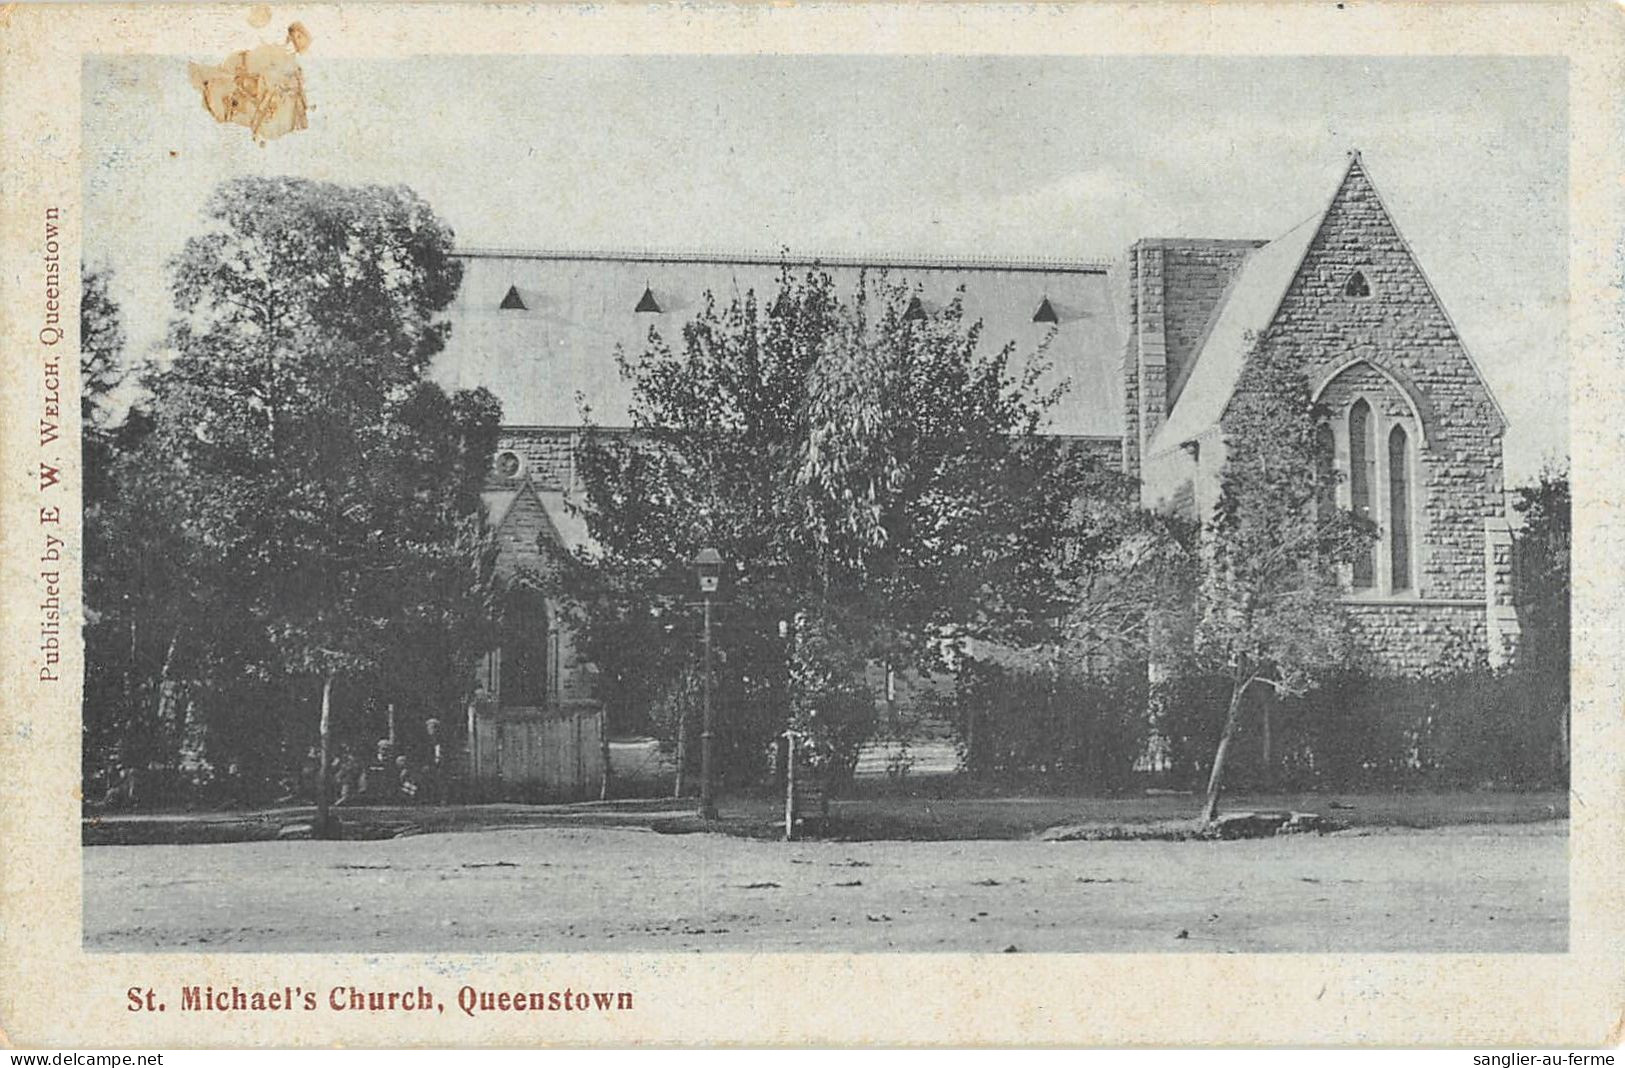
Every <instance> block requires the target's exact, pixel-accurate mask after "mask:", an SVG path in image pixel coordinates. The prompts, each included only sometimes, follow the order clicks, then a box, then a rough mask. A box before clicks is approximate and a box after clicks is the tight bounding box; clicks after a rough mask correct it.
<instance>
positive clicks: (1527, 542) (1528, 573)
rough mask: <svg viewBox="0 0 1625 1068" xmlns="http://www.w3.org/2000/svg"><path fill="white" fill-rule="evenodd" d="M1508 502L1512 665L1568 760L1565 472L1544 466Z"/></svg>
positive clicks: (1569, 535)
mask: <svg viewBox="0 0 1625 1068" xmlns="http://www.w3.org/2000/svg"><path fill="white" fill-rule="evenodd" d="M1512 507H1513V509H1514V510H1515V511H1517V512H1519V513H1520V514H1521V515H1522V516H1523V523H1522V526H1521V527H1520V528H1519V530H1518V531H1517V535H1516V543H1515V544H1516V548H1517V561H1518V571H1517V575H1518V582H1517V607H1518V616H1519V620H1520V623H1521V624H1522V634H1521V635H1520V637H1519V640H1518V652H1517V658H1516V661H1515V665H1516V667H1517V669H1518V670H1519V671H1520V672H1522V673H1523V674H1524V675H1526V676H1527V678H1528V681H1529V682H1530V684H1531V691H1532V693H1534V694H1535V695H1537V696H1536V699H1537V700H1538V701H1539V702H1540V703H1542V704H1544V705H1546V706H1547V709H1546V711H1547V712H1548V713H1549V714H1551V715H1554V716H1556V717H1557V719H1558V722H1559V724H1561V726H1562V730H1561V732H1560V735H1559V737H1560V746H1561V749H1562V752H1561V753H1560V754H1559V755H1558V759H1559V761H1560V763H1561V765H1562V766H1566V765H1567V761H1568V742H1569V732H1568V721H1569V703H1570V691H1569V686H1570V646H1569V605H1570V593H1571V588H1572V580H1571V578H1570V569H1569V568H1570V565H1569V561H1570V557H1571V555H1572V550H1573V543H1574V527H1573V520H1572V517H1571V501H1570V492H1569V474H1568V471H1567V470H1565V469H1562V468H1558V467H1554V466H1548V467H1546V468H1545V469H1543V470H1542V471H1541V472H1540V475H1539V476H1538V477H1537V478H1536V479H1535V481H1534V482H1532V483H1530V484H1529V485H1526V486H1520V487H1519V488H1518V490H1517V498H1516V500H1514V501H1513V504H1512Z"/></svg>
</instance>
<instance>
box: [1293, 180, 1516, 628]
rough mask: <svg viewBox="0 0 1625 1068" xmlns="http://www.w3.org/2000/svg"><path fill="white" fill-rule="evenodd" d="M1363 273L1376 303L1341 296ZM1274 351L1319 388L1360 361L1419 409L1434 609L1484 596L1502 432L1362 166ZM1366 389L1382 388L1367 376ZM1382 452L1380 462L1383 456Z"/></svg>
mask: <svg viewBox="0 0 1625 1068" xmlns="http://www.w3.org/2000/svg"><path fill="white" fill-rule="evenodd" d="M1355 270H1360V271H1361V272H1362V273H1364V275H1365V276H1366V279H1367V281H1368V283H1369V285H1370V287H1371V296H1370V297H1367V298H1351V297H1346V296H1344V295H1343V286H1344V283H1345V282H1346V281H1347V279H1348V277H1349V275H1350V274H1351V273H1352V272H1353V271H1355ZM1266 341H1267V343H1268V344H1271V345H1288V346H1290V347H1291V349H1292V351H1293V352H1295V353H1297V354H1298V356H1299V358H1301V359H1302V360H1303V363H1304V369H1305V371H1306V372H1307V373H1308V375H1309V377H1310V380H1311V382H1314V383H1318V382H1320V381H1323V380H1324V379H1325V378H1326V377H1327V376H1328V375H1330V374H1332V373H1333V372H1334V371H1335V370H1336V369H1337V368H1339V367H1340V366H1342V365H1343V364H1345V363H1346V362H1347V361H1349V360H1350V359H1353V358H1359V359H1362V360H1365V361H1366V362H1368V363H1370V364H1372V365H1375V366H1376V367H1380V368H1382V369H1383V370H1385V371H1387V372H1388V374H1389V375H1391V376H1392V377H1393V378H1394V379H1395V380H1397V381H1398V382H1399V383H1400V384H1401V385H1402V386H1404V387H1406V391H1407V392H1408V393H1409V394H1410V396H1411V397H1412V398H1413V399H1414V400H1415V401H1416V402H1417V405H1418V407H1419V409H1420V410H1421V417H1422V421H1423V424H1424V429H1425V431H1426V438H1427V444H1426V446H1425V447H1421V448H1419V450H1418V453H1417V456H1418V460H1419V461H1420V462H1419V464H1418V465H1417V467H1418V474H1419V483H1418V485H1417V486H1416V487H1415V490H1416V492H1415V500H1416V502H1417V511H1418V513H1419V514H1418V519H1419V520H1420V522H1419V524H1418V535H1419V537H1418V542H1419V545H1418V548H1419V549H1420V550H1421V552H1422V553H1423V556H1422V559H1424V560H1425V561H1426V565H1425V570H1424V571H1423V574H1422V587H1421V589H1420V590H1419V591H1418V592H1419V593H1420V594H1421V595H1422V596H1423V597H1429V598H1461V599H1466V598H1470V599H1473V600H1476V601H1478V602H1480V603H1482V602H1483V599H1484V596H1485V590H1484V521H1485V519H1486V518H1490V517H1495V516H1499V515H1501V514H1502V512H1503V508H1504V505H1503V498H1502V492H1501V435H1502V433H1503V431H1504V429H1505V428H1504V426H1503V424H1502V421H1501V417H1500V415H1499V414H1498V412H1497V411H1496V408H1495V405H1494V402H1493V401H1492V400H1491V399H1490V396H1489V394H1488V392H1487V390H1486V389H1485V387H1484V384H1483V382H1482V380H1481V379H1480V378H1479V377H1478V374H1477V372H1476V371H1475V370H1474V369H1473V366H1472V363H1471V361H1470V359H1469V358H1468V356H1467V353H1466V350H1465V349H1464V348H1463V347H1462V344H1461V340H1460V339H1459V338H1458V337H1457V336H1456V332H1455V329H1454V328H1453V327H1452V326H1451V324H1450V321H1449V319H1448V318H1447V317H1446V315H1445V313H1444V310H1443V309H1442V308H1441V307H1440V306H1439V304H1438V301H1437V300H1436V299H1435V298H1434V296H1433V294H1432V292H1431V290H1430V289H1429V287H1428V284H1427V282H1426V280H1425V279H1424V277H1423V275H1422V273H1421V270H1420V269H1419V268H1418V266H1417V264H1416V262H1415V261H1414V259H1413V258H1412V256H1411V254H1410V251H1409V250H1408V249H1407V248H1406V246H1405V244H1404V242H1403V240H1402V239H1401V237H1400V235H1399V232H1398V230H1396V229H1395V228H1394V225H1393V222H1392V221H1391V220H1390V218H1389V217H1388V213H1387V212H1386V211H1385V210H1384V209H1383V207H1382V205H1381V203H1380V202H1379V201H1378V199H1377V195H1376V192H1375V190H1374V189H1373V188H1372V186H1371V184H1370V181H1369V179H1368V178H1367V177H1366V175H1365V172H1364V170H1363V169H1362V168H1361V167H1360V165H1359V163H1358V162H1356V163H1355V164H1354V165H1353V166H1352V167H1351V168H1350V170H1349V173H1348V175H1347V177H1346V178H1345V179H1344V183H1343V186H1342V188H1341V189H1340V190H1339V192H1338V195H1337V197H1336V198H1334V200H1333V203H1332V206H1331V208H1330V210H1329V211H1328V213H1327V216H1326V219H1325V221H1324V223H1323V224H1322V227H1321V231H1320V233H1319V234H1318V235H1317V236H1316V238H1315V240H1314V242H1313V243H1312V244H1311V245H1310V246H1309V250H1308V253H1307V255H1306V256H1305V259H1304V263H1303V266H1302V268H1301V269H1300V271H1299V272H1298V277H1297V278H1296V280H1295V281H1294V282H1293V283H1292V285H1291V286H1290V287H1289V288H1288V290H1287V294H1286V299H1285V300H1284V301H1283V303H1282V307H1281V311H1280V313H1279V315H1278V316H1277V317H1276V320H1275V323H1274V325H1273V326H1272V327H1271V328H1270V330H1269V332H1268V334H1267V337H1266ZM1366 381H1368V382H1374V381H1375V379H1373V378H1371V377H1370V376H1369V375H1368V376H1367V378H1366ZM1380 445H1381V443H1379V455H1382V450H1381V448H1380Z"/></svg>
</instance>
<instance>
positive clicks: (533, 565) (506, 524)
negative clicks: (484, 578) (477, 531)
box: [487, 479, 567, 578]
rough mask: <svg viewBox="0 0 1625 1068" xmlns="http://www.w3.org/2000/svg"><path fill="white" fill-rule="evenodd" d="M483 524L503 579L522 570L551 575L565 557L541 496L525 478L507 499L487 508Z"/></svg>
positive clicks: (561, 541)
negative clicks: (494, 544)
mask: <svg viewBox="0 0 1625 1068" xmlns="http://www.w3.org/2000/svg"><path fill="white" fill-rule="evenodd" d="M496 509H500V511H498V510H496ZM487 521H488V522H490V523H491V524H493V535H494V536H495V538H496V540H497V571H498V573H499V574H501V575H502V576H503V577H505V578H512V577H513V576H515V575H517V574H520V573H522V572H525V571H529V572H532V573H534V574H536V575H539V576H551V575H553V574H555V573H556V572H557V570H558V568H559V566H560V564H561V562H562V560H563V558H564V557H565V555H567V552H566V549H565V546H564V541H563V539H562V538H561V537H560V536H559V532H558V529H557V528H556V527H555V525H554V523H553V521H552V519H551V518H550V517H549V516H548V512H547V507H546V505H545V504H544V503H543V501H542V497H541V494H540V493H538V492H537V490H536V487H535V486H534V485H533V484H532V483H531V482H530V481H529V480H528V479H527V480H525V481H524V483H523V484H522V485H520V487H519V488H518V489H517V490H516V491H513V494H512V496H511V498H510V499H508V500H507V501H499V502H497V503H496V506H495V508H491V509H488V515H487Z"/></svg>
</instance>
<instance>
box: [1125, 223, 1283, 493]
mask: <svg viewBox="0 0 1625 1068" xmlns="http://www.w3.org/2000/svg"><path fill="white" fill-rule="evenodd" d="M1261 244H1263V242H1261V241H1221V240H1208V239H1197V238H1157V239H1149V240H1145V241H1140V242H1137V243H1136V244H1135V245H1134V247H1133V248H1132V249H1130V250H1129V256H1128V267H1127V270H1128V278H1127V279H1126V282H1127V285H1126V287H1125V288H1126V290H1127V299H1128V308H1127V318H1126V320H1125V321H1126V322H1127V323H1128V336H1127V339H1126V340H1125V342H1124V350H1123V404H1124V408H1123V420H1124V421H1123V427H1124V433H1123V467H1124V470H1126V471H1129V472H1131V473H1136V474H1137V473H1138V472H1139V470H1140V461H1141V457H1142V455H1143V454H1144V451H1145V443H1146V442H1147V441H1149V440H1150V439H1151V436H1152V435H1153V434H1154V433H1156V430H1157V428H1158V427H1160V426H1161V425H1162V421H1163V419H1164V418H1165V417H1166V416H1167V414H1168V412H1169V411H1170V410H1171V409H1172V408H1173V405H1174V401H1175V400H1177V399H1178V396H1179V388H1180V387H1181V386H1182V385H1183V384H1184V380H1185V378H1186V376H1187V375H1188V373H1189V369H1190V367H1189V365H1190V361H1191V360H1192V359H1193V358H1194V356H1195V353H1196V349H1197V345H1198V343H1199V342H1200V341H1201V340H1202V338H1203V336H1204V335H1205V334H1206V332H1207V326H1208V322H1209V320H1210V319H1212V318H1213V314H1214V312H1215V311H1217V309H1218V307H1219V304H1220V302H1221V301H1222V299H1223V297H1224V293H1225V290H1226V288H1228V286H1229V285H1230V281H1231V279H1232V278H1233V277H1234V276H1235V273H1236V271H1237V270H1238V269H1239V268H1240V267H1241V265H1242V264H1243V263H1244V262H1245V261H1246V259H1247V256H1248V255H1249V254H1250V253H1251V252H1252V251H1253V249H1255V248H1257V247H1258V246H1259V245H1261Z"/></svg>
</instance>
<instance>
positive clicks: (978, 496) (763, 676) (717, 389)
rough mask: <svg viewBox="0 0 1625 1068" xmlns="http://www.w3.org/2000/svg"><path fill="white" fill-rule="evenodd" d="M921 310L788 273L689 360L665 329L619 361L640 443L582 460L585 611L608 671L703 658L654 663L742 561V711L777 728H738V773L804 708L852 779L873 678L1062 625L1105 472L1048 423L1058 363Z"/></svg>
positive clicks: (889, 288)
mask: <svg viewBox="0 0 1625 1068" xmlns="http://www.w3.org/2000/svg"><path fill="white" fill-rule="evenodd" d="M917 296H918V295H917V294H916V293H915V292H913V291H911V290H909V289H908V288H907V287H905V286H904V285H902V284H901V283H898V282H895V281H893V280H891V279H889V278H886V277H884V276H868V275H866V276H864V277H863V278H862V279H861V280H860V282H859V284H858V287H857V289H856V291H855V292H854V293H852V294H851V295H850V296H847V295H844V294H841V293H838V292H837V291H836V288H835V285H834V283H833V281H832V280H831V278H830V277H829V276H828V275H827V274H825V273H823V272H821V271H819V270H816V269H814V270H810V271H808V272H806V273H804V274H800V275H797V274H795V273H794V272H791V271H790V270H788V269H786V270H784V271H782V272H781V275H780V279H779V285H778V292H777V293H776V294H774V295H773V296H772V297H771V300H770V301H767V302H764V301H762V300H759V299H758V297H757V295H756V294H755V293H754V292H752V293H747V294H746V295H744V296H742V297H739V298H736V299H735V300H734V301H732V302H731V303H729V304H727V305H725V306H722V305H718V304H717V303H716V302H715V301H714V300H708V301H707V303H706V306H705V307H704V308H703V309H702V310H701V312H700V313H699V314H698V315H697V316H696V317H695V318H694V319H693V320H692V321H691V322H690V323H688V324H686V325H685V327H684V329H683V336H682V345H681V349H680V350H676V349H673V348H672V347H671V346H670V345H669V344H668V343H667V342H666V340H665V339H663V338H662V337H660V336H659V335H658V334H655V333H653V332H651V335H650V339H649V344H648V347H647V348H646V349H645V350H644V351H643V352H641V353H623V354H621V357H620V359H621V367H622V373H623V376H624V377H625V378H626V379H627V380H628V381H629V382H630V383H631V385H632V392H633V404H632V410H631V416H632V423H633V431H632V433H631V434H630V435H615V434H609V433H594V434H591V435H589V436H588V439H587V442H586V445H585V447H584V448H583V450H582V458H581V462H580V464H579V468H578V469H579V471H580V472H581V475H582V478H583V481H584V484H585V488H586V493H585V500H584V501H583V510H584V512H585V515H586V519H587V523H588V526H589V529H590V531H591V533H592V535H593V538H594V539H595V541H596V542H597V543H598V545H599V546H600V547H601V553H600V554H599V556H598V558H597V559H596V561H595V563H596V567H595V569H594V570H593V572H592V577H591V578H590V580H589V581H590V583H591V584H592V585H591V588H590V589H588V590H586V591H585V592H584V594H583V591H580V590H578V591H576V592H575V597H576V600H577V601H578V603H581V604H583V605H584V606H586V609H585V612H584V615H585V617H586V618H585V630H586V633H587V636H588V638H587V644H588V648H589V651H590V654H591V655H592V656H593V658H594V659H595V660H596V661H597V662H598V663H599V664H600V666H601V667H603V668H604V669H605V673H606V675H608V676H610V677H613V678H617V679H620V680H623V684H624V680H627V679H628V678H629V677H630V676H631V675H632V674H634V673H636V672H637V671H639V670H645V671H646V670H648V669H649V667H650V665H651V663H653V664H654V665H655V670H658V671H660V672H662V673H664V672H667V671H669V670H671V669H672V668H673V667H675V666H677V665H681V664H683V663H685V662H686V661H687V659H688V657H687V655H686V654H685V652H684V651H682V650H681V649H678V650H677V651H676V654H675V655H667V656H664V657H654V658H651V657H650V655H649V647H648V646H647V644H645V643H644V639H646V638H647V637H649V636H650V635H649V630H650V628H649V624H648V622H647V621H648V620H649V619H651V618H652V615H651V613H652V611H654V610H658V607H659V603H661V602H664V603H666V604H670V603H671V602H674V601H676V600H678V599H679V598H680V597H682V596H683V595H684V593H685V592H686V590H687V588H688V585H689V583H691V581H692V579H691V578H690V577H689V575H688V569H687V561H688V560H690V559H691V558H692V557H693V556H694V554H695V553H696V552H697V551H698V550H699V549H700V548H701V547H702V546H704V545H714V546H715V547H716V548H718V549H719V550H720V551H721V552H722V554H723V556H724V558H725V559H727V560H729V561H731V562H734V563H735V564H737V566H738V570H737V573H736V575H735V576H734V579H733V581H732V582H731V590H730V592H729V595H728V597H727V604H726V607H725V608H724V609H723V611H722V613H721V619H722V623H723V625H722V628H721V635H720V637H719V646H720V649H719V659H720V660H721V662H722V664H723V665H724V666H723V670H722V672H721V674H722V676H723V678H722V680H721V694H720V697H721V700H722V702H723V707H726V708H730V709H735V710H743V709H745V708H750V709H754V710H760V712H761V714H760V715H758V716H757V717H756V718H755V719H753V720H746V718H745V717H743V716H741V715H737V714H736V715H734V716H731V717H730V722H729V725H728V727H727V728H726V729H725V731H724V738H725V741H726V742H727V745H726V748H727V749H729V750H730V751H731V752H732V754H733V758H734V760H733V763H734V765H735V766H736V767H741V766H752V767H753V766H755V765H754V763H753V762H754V761H755V760H756V759H757V756H758V755H759V754H760V752H761V747H762V746H763V745H765V742H766V740H767V738H769V737H771V735H772V734H775V733H777V732H778V730H780V729H782V728H783V726H784V725H785V722H786V719H787V718H788V717H791V716H792V714H793V716H794V718H795V721H796V722H797V724H798V725H800V726H802V727H805V728H811V729H812V731H813V733H814V734H815V735H817V736H819V737H821V738H823V739H824V740H825V741H827V742H828V744H829V745H830V746H831V747H832V750H831V762H832V764H833V765H834V766H835V767H836V768H837V769H839V768H841V767H843V766H846V765H848V764H849V762H850V760H851V758H852V757H854V756H855V753H856V745H857V744H858V743H860V742H861V741H862V740H863V738H864V737H865V736H866V732H867V731H868V729H869V726H868V725H867V724H869V723H871V722H872V718H873V709H872V699H870V700H867V701H866V700H865V699H864V697H863V695H861V694H859V693H857V692H856V691H855V690H852V688H851V686H850V685H849V682H850V675H851V674H852V668H853V665H854V664H862V663H866V662H881V663H885V664H890V665H896V666H908V665H919V666H921V667H924V668H930V667H940V666H942V665H943V662H944V658H945V654H946V653H947V652H948V651H949V650H950V649H952V648H954V647H956V646H959V645H962V644H963V643H964V642H965V641H966V640H968V639H970V638H974V637H1005V636H1008V635H1012V634H1018V633H1021V632H1022V631H1023V630H1024V629H1030V628H1032V627H1034V626H1037V625H1039V624H1040V623H1041V622H1042V621H1047V620H1053V619H1054V618H1055V617H1057V616H1059V615H1060V614H1062V612H1061V609H1060V607H1059V606H1058V604H1057V603H1056V601H1055V599H1056V592H1055V586H1054V583H1053V581H1049V580H1051V579H1052V578H1053V571H1052V565H1053V560H1054V558H1055V554H1056V552H1057V551H1058V548H1059V546H1060V544H1061V543H1062V541H1063V540H1064V535H1065V532H1066V531H1067V529H1068V528H1069V525H1070V523H1071V522H1072V513H1071V510H1070V508H1069V504H1070V502H1071V501H1072V500H1073V499H1075V498H1076V497H1077V496H1078V494H1079V493H1080V492H1081V491H1082V487H1083V486H1084V484H1085V481H1086V478H1087V477H1088V475H1089V474H1090V472H1092V471H1093V470H1094V469H1095V468H1094V465H1093V464H1092V462H1090V461H1089V460H1088V458H1087V457H1086V456H1085V455H1084V454H1083V453H1082V452H1081V451H1080V450H1078V449H1076V448H1074V447H1072V446H1071V445H1069V444H1068V443H1067V442H1065V441H1064V440H1062V439H1058V438H1054V437H1051V436H1047V435H1045V434H1043V433H1042V430H1043V427H1044V421H1045V414H1046V413H1047V411H1048V410H1049V407H1050V405H1051V404H1052V402H1053V400H1054V399H1055V396H1056V392H1055V391H1048V392H1046V391H1041V390H1039V388H1038V382H1039V380H1040V376H1041V374H1042V373H1043V371H1044V369H1045V364H1044V363H1043V359H1042V354H1041V353H1040V354H1036V355H1035V356H1034V358H1033V359H1032V360H1030V361H1029V362H1028V364H1027V365H1026V366H1025V367H1021V366H1018V365H1017V362H1016V356H1015V352H1014V348H1013V346H1004V347H1002V348H993V347H990V346H987V345H985V343H984V341H983V339H982V336H981V327H980V325H979V324H974V323H968V322H966V321H965V318H964V311H963V307H962V305H961V303H960V301H959V300H958V299H955V300H954V301H952V302H951V303H950V304H949V305H948V306H947V307H945V308H942V309H939V310H934V311H931V312H929V313H927V312H926V311H925V309H924V306H923V305H922V304H920V303H919V301H918V299H917ZM916 309H918V311H916ZM689 599H692V598H691V597H690V598H689ZM679 630H680V631H682V632H686V630H687V628H679ZM634 635H638V636H641V637H640V638H639V639H637V642H636V647H635V648H634V645H633V641H634ZM837 679H839V680H841V682H840V684H839V685H837V684H836V681H835V680H837ZM818 680H822V681H818ZM640 688H641V689H643V690H645V691H659V690H660V689H662V688H663V687H661V686H660V685H658V684H655V683H654V681H653V680H650V682H649V683H648V684H640Z"/></svg>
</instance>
